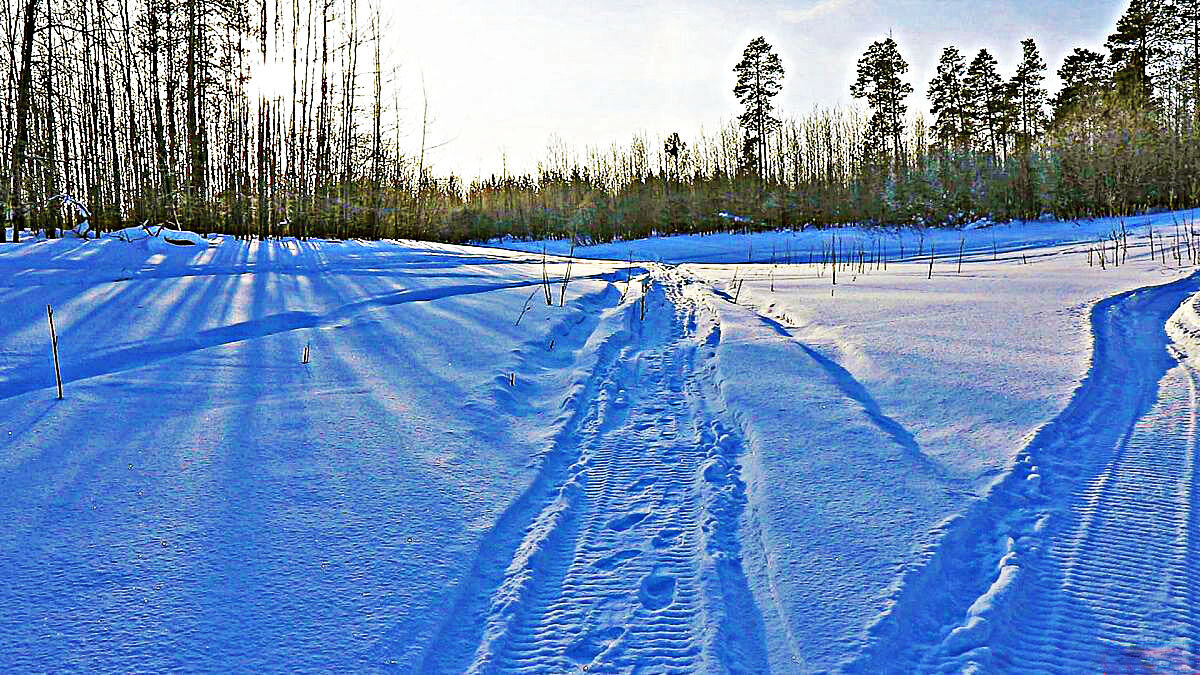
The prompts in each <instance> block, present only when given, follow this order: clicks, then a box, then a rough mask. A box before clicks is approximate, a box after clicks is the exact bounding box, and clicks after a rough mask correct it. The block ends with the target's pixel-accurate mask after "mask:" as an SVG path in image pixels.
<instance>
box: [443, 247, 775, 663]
mask: <svg viewBox="0 0 1200 675" xmlns="http://www.w3.org/2000/svg"><path fill="white" fill-rule="evenodd" d="M651 276H652V278H653V280H652V281H651V282H650V283H649V290H648V291H646V293H647V303H648V309H647V314H646V318H645V320H644V321H642V320H641V319H640V318H639V313H640V310H639V302H637V301H634V302H631V303H627V304H626V305H625V306H624V307H620V308H618V309H617V310H616V312H615V313H614V314H613V315H612V318H613V319H614V321H619V322H620V324H621V326H620V327H619V328H617V329H616V330H614V331H612V332H611V333H610V334H609V335H608V336H607V337H605V338H603V339H602V342H601V345H600V347H599V349H598V356H597V359H596V364H595V366H594V368H593V369H592V370H591V372H590V373H589V374H588V377H587V380H586V381H585V383H584V384H583V385H582V387H580V388H578V389H577V390H576V393H575V394H574V395H573V396H572V397H571V398H570V399H569V400H568V405H569V406H570V407H572V408H573V412H572V414H571V416H570V419H569V420H568V421H567V423H566V425H565V426H564V427H563V428H562V430H561V431H560V433H559V434H558V435H557V440H556V443H555V447H554V449H553V450H552V451H551V453H550V454H549V455H548V456H547V457H546V460H545V462H544V463H543V466H542V468H541V470H540V472H539V476H538V478H537V479H535V482H534V487H532V488H531V489H530V492H528V493H527V494H526V496H525V497H524V498H523V499H522V500H521V502H522V507H521V509H520V510H521V511H523V512H524V513H525V515H526V517H527V518H528V524H527V525H526V526H525V527H524V529H523V530H522V531H521V532H519V533H517V536H516V537H514V538H513V539H515V540H517V541H519V544H518V545H517V546H516V548H515V550H512V551H511V557H508V558H503V559H501V558H499V557H493V558H492V559H491V561H490V562H488V561H486V560H483V561H482V563H481V564H479V565H477V566H476V569H475V570H474V572H473V574H472V578H473V582H474V583H470V582H469V583H468V584H467V591H466V593H465V598H466V600H465V601H464V603H463V607H462V608H461V612H460V611H455V612H454V615H455V617H457V618H454V617H452V619H451V620H452V621H462V619H463V618H465V617H464V614H465V615H466V616H471V615H472V614H473V612H471V611H470V610H469V608H468V607H467V605H470V604H471V600H470V598H472V597H474V598H479V597H486V598H487V603H486V610H485V612H484V615H483V616H482V617H481V624H482V629H481V630H480V631H478V632H479V635H478V642H477V643H475V644H466V643H464V642H463V641H462V639H461V637H462V635H461V634H462V633H463V632H464V631H463V630H461V629H459V630H455V629H454V628H453V627H451V628H450V629H449V630H443V631H442V633H441V634H439V635H438V636H436V637H435V640H434V644H433V645H431V648H430V650H429V652H428V654H427V658H426V661H425V664H424V665H425V669H426V670H439V671H443V672H452V671H455V670H458V669H461V668H463V667H465V669H466V670H467V671H469V672H476V673H493V672H536V673H542V672H546V673H562V672H583V671H588V672H653V673H688V672H716V671H723V672H763V671H765V670H766V650H765V645H764V644H763V634H764V633H763V629H762V618H761V616H760V615H759V614H758V610H757V609H756V607H755V604H754V602H753V598H752V596H751V593H750V591H749V588H748V585H747V583H746V578H745V575H744V573H743V572H742V569H741V551H740V545H739V543H738V540H737V528H738V526H739V521H740V517H741V514H742V510H743V505H744V503H745V485H744V484H743V483H742V481H741V479H740V469H741V467H740V465H739V464H738V463H737V459H738V456H739V455H740V454H741V452H742V442H741V440H740V438H739V437H738V435H737V434H736V433H735V432H734V426H733V425H732V424H731V423H730V422H728V421H727V420H725V419H724V410H723V409H720V408H714V407H713V405H714V403H716V404H719V401H717V402H714V400H713V398H712V392H714V391H715V390H716V389H715V386H711V387H710V388H709V389H706V386H710V385H711V383H708V382H707V381H706V379H705V374H706V373H707V371H706V370H705V369H704V368H703V364H702V363H699V360H701V359H704V358H707V355H708V354H710V353H711V351H706V350H705V349H701V348H702V347H710V348H711V347H712V346H713V345H714V344H715V342H716V341H717V340H719V329H718V327H717V325H716V322H715V318H714V317H710V316H708V315H701V314H702V313H703V312H704V311H705V310H704V308H703V307H702V306H701V305H699V304H698V303H696V302H695V300H694V299H691V298H690V297H689V296H688V294H687V293H686V292H685V291H684V285H685V283H686V282H684V281H683V280H682V279H680V278H679V277H677V276H675V275H673V273H671V272H670V271H669V270H665V269H658V270H656V271H655V272H654V273H653V274H652V275H651ZM501 534H504V533H502V532H500V531H497V532H496V533H495V536H493V537H489V538H488V540H486V541H485V542H484V544H483V549H484V550H486V549H488V548H489V547H492V546H493V545H500V543H501V542H502V541H503V540H502V539H501V538H500V536H499V535H501ZM493 539H494V540H495V541H492V540H493ZM481 560H482V558H481ZM489 567H490V569H489ZM486 579H491V581H490V582H488V583H480V580H486ZM466 623H470V622H469V621H468V622H466ZM456 649H457V650H463V649H469V650H470V652H471V653H469V654H467V653H465V652H463V653H459V654H454V652H455V650H456ZM464 657H465V658H464Z"/></svg>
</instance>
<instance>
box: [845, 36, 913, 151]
mask: <svg viewBox="0 0 1200 675" xmlns="http://www.w3.org/2000/svg"><path fill="white" fill-rule="evenodd" d="M906 72H908V63H907V62H906V61H905V60H904V58H903V57H902V56H900V49H899V48H898V47H897V46H896V41H895V40H893V39H892V38H891V37H889V38H887V39H886V40H880V41H877V42H873V43H871V46H870V47H868V48H867V51H866V53H865V54H863V56H862V58H860V59H859V60H858V79H857V80H855V82H854V84H852V85H850V94H851V95H852V96H853V97H854V98H865V99H867V104H868V105H869V106H871V110H872V114H871V120H870V123H869V124H870V128H869V129H868V137H869V138H870V139H872V140H871V141H869V142H872V143H875V144H878V148H877V149H878V150H879V151H880V153H881V154H882V155H883V156H885V157H887V156H889V155H890V156H891V158H892V159H893V161H894V162H895V163H896V165H897V166H898V165H899V163H900V161H901V156H902V154H903V146H902V144H901V141H900V137H901V133H902V132H903V131H904V116H905V114H906V113H907V112H908V106H906V105H905V104H904V99H905V98H907V97H908V95H909V94H911V93H912V91H913V88H912V85H911V84H909V83H907V82H905V81H904V80H902V79H901V77H902V76H903V75H904V73H906ZM889 142H890V144H891V145H890V148H889V147H888V143H889Z"/></svg>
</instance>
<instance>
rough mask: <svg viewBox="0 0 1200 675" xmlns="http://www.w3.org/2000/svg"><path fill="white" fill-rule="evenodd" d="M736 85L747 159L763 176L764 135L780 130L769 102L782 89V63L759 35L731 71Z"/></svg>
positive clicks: (765, 148) (765, 141) (765, 158)
mask: <svg viewBox="0 0 1200 675" xmlns="http://www.w3.org/2000/svg"><path fill="white" fill-rule="evenodd" d="M733 72H735V73H737V83H736V84H735V85H734V87H733V95H734V96H736V97H737V99H738V103H741V104H742V105H743V106H745V108H746V111H745V112H743V113H742V114H741V115H740V116H739V117H738V123H739V124H741V126H742V129H743V130H744V131H745V134H746V139H745V143H746V144H747V146H751V147H750V148H749V151H748V152H747V156H749V157H753V160H754V170H755V171H756V172H757V174H758V175H759V176H765V175H766V168H767V166H766V164H767V136H768V135H769V134H770V133H771V132H773V131H775V130H776V129H777V128H778V127H779V119H778V118H776V117H775V116H774V115H773V113H774V110H775V108H774V106H773V105H772V104H771V99H772V98H774V97H775V96H776V95H778V94H779V92H780V90H782V88H783V84H782V80H783V64H782V63H781V62H780V61H779V55H777V54H776V53H775V52H774V50H773V49H772V47H771V45H770V44H768V43H767V41H766V39H764V38H763V37H762V36H759V37H756V38H754V39H753V40H751V41H750V44H749V45H747V46H746V49H745V51H743V52H742V60H741V61H740V62H739V63H738V64H737V65H736V66H734V68H733Z"/></svg>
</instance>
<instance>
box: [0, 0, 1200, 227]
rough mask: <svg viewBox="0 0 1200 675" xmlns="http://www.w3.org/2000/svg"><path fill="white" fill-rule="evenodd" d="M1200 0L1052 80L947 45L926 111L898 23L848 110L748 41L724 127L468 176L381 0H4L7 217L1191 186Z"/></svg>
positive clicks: (420, 223)
mask: <svg viewBox="0 0 1200 675" xmlns="http://www.w3.org/2000/svg"><path fill="white" fill-rule="evenodd" d="M1198 7H1200V3H1196V2H1195V1H1194V0H1174V1H1172V0H1132V2H1131V3H1130V5H1129V6H1128V8H1127V10H1126V11H1125V13H1124V14H1123V15H1122V17H1121V18H1120V20H1119V21H1118V23H1117V26H1116V27H1115V30H1114V33H1113V35H1112V36H1111V37H1110V38H1109V40H1108V43H1107V45H1106V53H1103V54H1102V53H1098V52H1093V51H1090V50H1086V49H1076V50H1074V52H1072V53H1071V54H1070V55H1069V56H1068V57H1067V58H1066V60H1065V61H1064V62H1063V64H1062V65H1061V67H1060V69H1059V70H1058V74H1059V76H1060V79H1061V80H1062V82H1063V87H1062V89H1061V90H1060V91H1059V92H1057V93H1056V94H1055V95H1054V96H1053V97H1051V96H1050V95H1049V92H1047V91H1046V89H1045V88H1044V87H1043V84H1042V83H1043V81H1044V78H1045V70H1046V64H1045V63H1044V62H1043V61H1042V59H1041V57H1040V55H1039V53H1038V48H1037V45H1036V44H1035V43H1034V41H1033V40H1026V41H1024V42H1023V43H1022V59H1021V62H1020V63H1018V64H1015V70H1014V71H1013V74H1012V75H1011V76H1009V77H1002V76H1001V74H1000V68H999V64H998V63H997V62H996V60H995V59H994V58H993V57H992V56H991V55H990V54H989V53H988V52H987V51H986V50H980V51H979V52H978V53H977V54H975V55H974V56H973V57H972V58H971V59H970V60H969V61H968V59H967V58H966V57H964V56H963V55H961V54H960V53H959V52H958V50H957V49H956V48H954V47H947V48H946V49H945V50H944V51H943V53H942V56H941V59H940V61H939V64H938V70H937V74H936V75H935V77H934V79H933V81H931V82H930V83H928V89H927V92H926V95H927V97H928V100H929V103H930V107H931V112H932V116H931V117H930V118H929V119H928V120H926V119H925V118H924V117H922V116H920V115H918V116H916V118H915V119H912V118H911V116H909V115H908V110H907V104H906V101H907V98H908V96H909V95H910V94H911V93H912V91H913V86H912V85H911V84H908V83H907V82H905V80H904V75H905V73H906V72H907V70H908V66H907V64H906V63H905V62H904V59H903V57H902V56H901V54H900V47H899V45H897V44H896V43H895V42H894V41H893V40H892V39H891V38H888V39H886V40H882V41H879V42H876V43H874V44H873V45H871V47H870V49H868V50H867V52H866V53H865V54H864V55H863V57H862V59H860V61H859V63H858V71H857V72H858V80H857V81H856V83H855V85H854V87H852V89H851V93H852V94H853V95H854V96H855V97H856V98H860V99H864V101H865V104H866V105H865V106H864V107H863V108H861V109H858V108H855V109H847V110H817V111H814V112H812V113H811V114H808V115H805V116H800V117H795V118H792V119H787V120H781V119H778V118H776V117H775V116H774V111H773V108H772V107H771V105H770V100H771V98H772V97H773V96H774V95H775V94H777V93H778V91H779V89H780V87H781V86H782V85H781V83H782V78H783V67H782V64H781V63H780V61H779V59H778V57H776V56H775V55H774V53H773V49H772V48H771V46H770V45H769V44H767V43H766V42H765V40H762V39H761V38H759V39H757V40H755V41H753V42H751V44H750V45H749V46H748V47H747V49H746V52H745V55H744V58H743V60H742V62H741V63H739V64H737V68H736V69H735V71H736V72H737V74H738V80H737V86H736V87H735V89H734V94H735V95H736V96H737V97H738V99H739V101H741V102H742V103H743V105H745V109H746V112H745V114H743V115H742V116H741V117H739V118H738V120H737V121H735V122H731V123H729V124H727V125H724V126H721V127H719V128H718V129H716V130H715V131H713V132H710V133H703V132H702V133H701V134H700V135H699V136H697V137H695V138H691V139H686V140H685V139H682V138H680V136H679V135H678V134H674V133H673V134H670V135H669V136H666V137H662V138H653V139H652V138H649V137H635V138H634V139H633V140H632V141H631V142H630V143H629V144H628V145H626V146H623V147H615V146H614V147H610V148H607V149H600V148H591V149H586V150H584V151H583V152H582V153H578V152H574V151H572V150H571V149H569V148H567V147H565V146H564V145H563V144H562V143H561V142H552V144H551V146H550V148H548V151H547V154H546V159H545V160H544V161H543V162H542V164H541V165H540V166H539V168H538V171H537V172H536V173H534V174H530V175H519V176H512V175H498V176H497V175H493V176H490V177H486V178H481V179H478V180H475V181H472V182H470V183H465V182H464V181H463V180H462V179H461V178H458V177H455V176H449V177H438V176H435V175H432V174H431V172H430V171H429V169H428V166H427V161H426V157H425V155H426V152H425V148H424V145H425V141H424V139H425V137H426V134H425V124H424V120H422V124H421V129H420V137H421V139H422V140H421V144H420V147H419V148H418V149H416V150H415V151H412V152H405V151H404V150H403V149H402V144H401V139H400V135H399V132H398V129H399V128H400V124H399V122H398V119H399V112H400V110H401V102H400V101H398V100H397V99H396V98H395V97H394V95H392V94H390V93H389V89H390V86H389V85H390V83H391V80H392V78H393V73H391V72H389V71H387V70H386V69H385V68H384V66H383V65H382V60H381V56H380V48H381V41H382V40H381V35H382V34H383V33H384V29H383V26H382V20H381V16H380V13H379V9H378V3H375V4H373V5H371V6H365V7H360V6H359V2H358V0H340V1H339V2H337V3H332V2H325V1H321V2H318V1H317V0H280V1H279V2H273V3H268V2H262V1H261V0H253V1H252V0H49V1H47V0H21V1H20V2H19V3H16V4H14V3H13V2H6V3H3V6H2V7H0V13H3V14H4V19H5V20H4V22H3V27H2V28H0V31H4V33H3V35H4V36H5V38H6V39H7V43H8V45H9V49H7V50H0V61H7V63H5V64H3V65H5V66H7V67H5V68H4V69H3V70H4V72H5V73H7V75H6V78H7V79H6V80H5V86H6V87H7V91H6V94H7V97H6V100H7V105H5V106H4V107H3V108H2V109H0V152H3V156H4V157H5V158H6V161H4V162H3V168H0V189H2V190H4V197H5V201H6V203H7V204H8V205H9V207H10V208H9V210H8V213H9V217H10V219H11V220H13V221H15V223H16V224H17V225H19V226H22V227H25V228H31V229H35V230H41V231H44V232H45V234H46V236H51V237H52V236H56V235H57V234H58V233H59V232H61V231H62V230H63V229H64V228H69V227H73V226H74V225H75V223H76V222H77V221H78V220H80V219H81V218H82V217H83V216H82V215H81V214H82V213H83V211H82V210H81V209H80V207H79V206H78V205H83V207H84V208H85V209H86V211H87V218H88V219H89V221H90V224H91V226H92V231H93V232H96V233H99V232H102V231H105V230H112V229H116V228H121V227H125V226H128V225H131V224H140V223H143V222H151V223H176V224H178V225H179V226H181V227H184V228H188V229H193V230H197V231H202V232H224V233H231V234H236V235H239V236H260V237H268V236H299V237H308V236H319V237H335V238H345V237H362V238H381V237H399V238H416V239H428V240H439V241H450V242H467V241H481V240H487V239H491V238H495V237H501V236H513V237H517V238H551V237H569V236H577V237H578V238H579V239H580V240H581V241H595V242H600V241H613V240H617V239H627V238H636V237H643V236H647V235H651V234H656V233H657V234H666V233H705V232H717V231H729V230H740V229H745V228H749V227H756V228H757V227H805V226H809V225H813V226H827V225H835V224H842V223H874V224H924V225H955V224H960V223H964V222H969V221H973V220H977V219H980V218H991V219H994V220H1008V219H1014V218H1036V217H1039V216H1041V215H1044V214H1047V213H1049V214H1053V215H1055V216H1057V217H1060V218H1079V217H1085V216H1100V215H1124V214H1130V213H1134V212H1139V211H1144V210H1148V209H1158V208H1179V207H1188V206H1195V205H1197V204H1200V105H1198V102H1200V16H1198V15H1200V8H1198ZM266 60H281V61H282V62H283V63H284V64H286V65H287V66H290V73H291V75H290V81H289V82H287V83H286V84H287V85H288V87H287V88H288V89H289V92H290V93H289V94H288V95H287V96H279V97H275V98H266V97H263V96H254V95H252V94H251V92H250V91H249V89H248V87H247V83H248V81H249V76H250V73H251V69H252V68H253V67H254V65H255V64H257V63H262V62H263V61H266ZM748 83H751V84H748ZM722 86H723V85H722ZM3 236H5V235H4V229H3V228H0V237H3Z"/></svg>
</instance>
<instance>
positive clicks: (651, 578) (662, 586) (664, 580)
mask: <svg viewBox="0 0 1200 675" xmlns="http://www.w3.org/2000/svg"><path fill="white" fill-rule="evenodd" d="M638 599H639V600H641V601H642V606H643V607H645V608H646V609H649V610H656V609H662V608H663V607H666V606H667V605H670V604H671V603H672V602H673V601H674V600H675V577H672V576H666V575H662V574H657V573H654V574H650V575H648V576H647V577H646V578H645V579H642V586H641V588H640V589H639V590H638Z"/></svg>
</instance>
